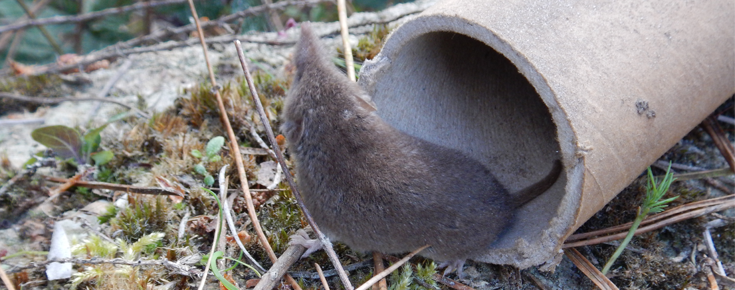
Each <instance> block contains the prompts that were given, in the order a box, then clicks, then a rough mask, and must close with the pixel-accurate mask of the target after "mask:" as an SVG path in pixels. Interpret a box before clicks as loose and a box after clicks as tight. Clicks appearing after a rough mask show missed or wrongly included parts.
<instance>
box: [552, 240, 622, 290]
mask: <svg viewBox="0 0 735 290" xmlns="http://www.w3.org/2000/svg"><path fill="white" fill-rule="evenodd" d="M564 255H565V256H567V258H569V260H571V261H572V263H574V265H575V266H577V268H578V269H579V270H580V271H582V273H584V274H585V275H586V276H587V278H590V280H592V283H595V285H597V287H599V288H600V289H602V290H617V289H618V287H617V286H615V284H613V282H612V281H610V279H608V278H607V277H605V275H604V274H602V272H600V270H598V269H597V268H595V266H593V265H592V263H590V261H588V260H587V259H586V258H585V257H584V256H582V254H581V253H579V251H577V249H574V248H571V249H564Z"/></svg>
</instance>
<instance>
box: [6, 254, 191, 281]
mask: <svg viewBox="0 0 735 290" xmlns="http://www.w3.org/2000/svg"><path fill="white" fill-rule="evenodd" d="M198 261H199V260H198V259H197V260H196V261H193V262H198ZM54 262H56V263H73V264H78V265H98V264H112V265H127V266H133V267H137V266H163V267H166V269H169V270H171V271H172V272H171V274H175V275H185V276H189V277H194V276H196V275H199V273H200V272H199V270H198V269H197V268H195V267H192V266H188V265H186V264H183V263H176V262H171V261H169V260H166V259H161V260H137V261H129V260H123V259H120V258H116V259H99V258H92V259H79V258H65V259H49V260H46V261H43V262H31V263H29V264H28V265H25V266H11V269H10V270H8V273H17V272H20V271H23V270H27V269H35V268H40V267H45V266H46V265H48V264H51V263H54Z"/></svg>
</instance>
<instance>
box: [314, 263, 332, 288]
mask: <svg viewBox="0 0 735 290" xmlns="http://www.w3.org/2000/svg"><path fill="white" fill-rule="evenodd" d="M314 267H315V268H316V272H317V273H319V280H320V281H322V285H324V290H329V284H327V278H326V277H324V272H322V267H321V266H319V264H317V263H314Z"/></svg>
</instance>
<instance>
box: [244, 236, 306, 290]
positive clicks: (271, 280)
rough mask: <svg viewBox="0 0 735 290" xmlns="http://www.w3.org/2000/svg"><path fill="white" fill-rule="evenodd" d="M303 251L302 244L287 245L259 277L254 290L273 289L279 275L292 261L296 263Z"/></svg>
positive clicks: (286, 269) (284, 272)
mask: <svg viewBox="0 0 735 290" xmlns="http://www.w3.org/2000/svg"><path fill="white" fill-rule="evenodd" d="M304 252H306V248H304V246H302V245H290V246H288V248H287V249H286V251H284V252H283V254H281V257H280V258H278V260H277V261H276V262H275V263H273V266H271V268H270V269H268V272H265V274H263V276H261V277H260V282H258V285H255V289H254V290H269V289H273V287H274V286H276V283H278V281H280V280H281V277H283V275H284V274H286V271H288V268H289V267H291V265H293V263H296V261H298V260H299V258H300V257H301V255H302V254H304Z"/></svg>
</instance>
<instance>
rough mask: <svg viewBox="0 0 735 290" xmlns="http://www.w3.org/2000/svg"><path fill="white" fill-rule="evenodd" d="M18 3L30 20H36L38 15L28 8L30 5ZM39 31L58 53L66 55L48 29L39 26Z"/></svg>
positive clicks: (19, 1) (21, 1)
mask: <svg viewBox="0 0 735 290" xmlns="http://www.w3.org/2000/svg"><path fill="white" fill-rule="evenodd" d="M16 2H18V5H20V7H21V8H23V11H25V12H26V15H28V18H30V19H31V20H34V19H36V15H35V14H34V13H33V11H31V9H30V8H28V5H26V3H25V2H23V0H16ZM38 30H40V31H41V34H43V37H45V38H46V40H48V43H49V44H51V46H52V47H53V48H54V50H55V51H56V53H58V54H64V51H63V50H62V49H61V46H59V44H58V43H56V40H54V38H53V37H52V36H51V33H49V32H48V30H46V27H43V26H41V25H39V26H38ZM0 32H2V27H0Z"/></svg>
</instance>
